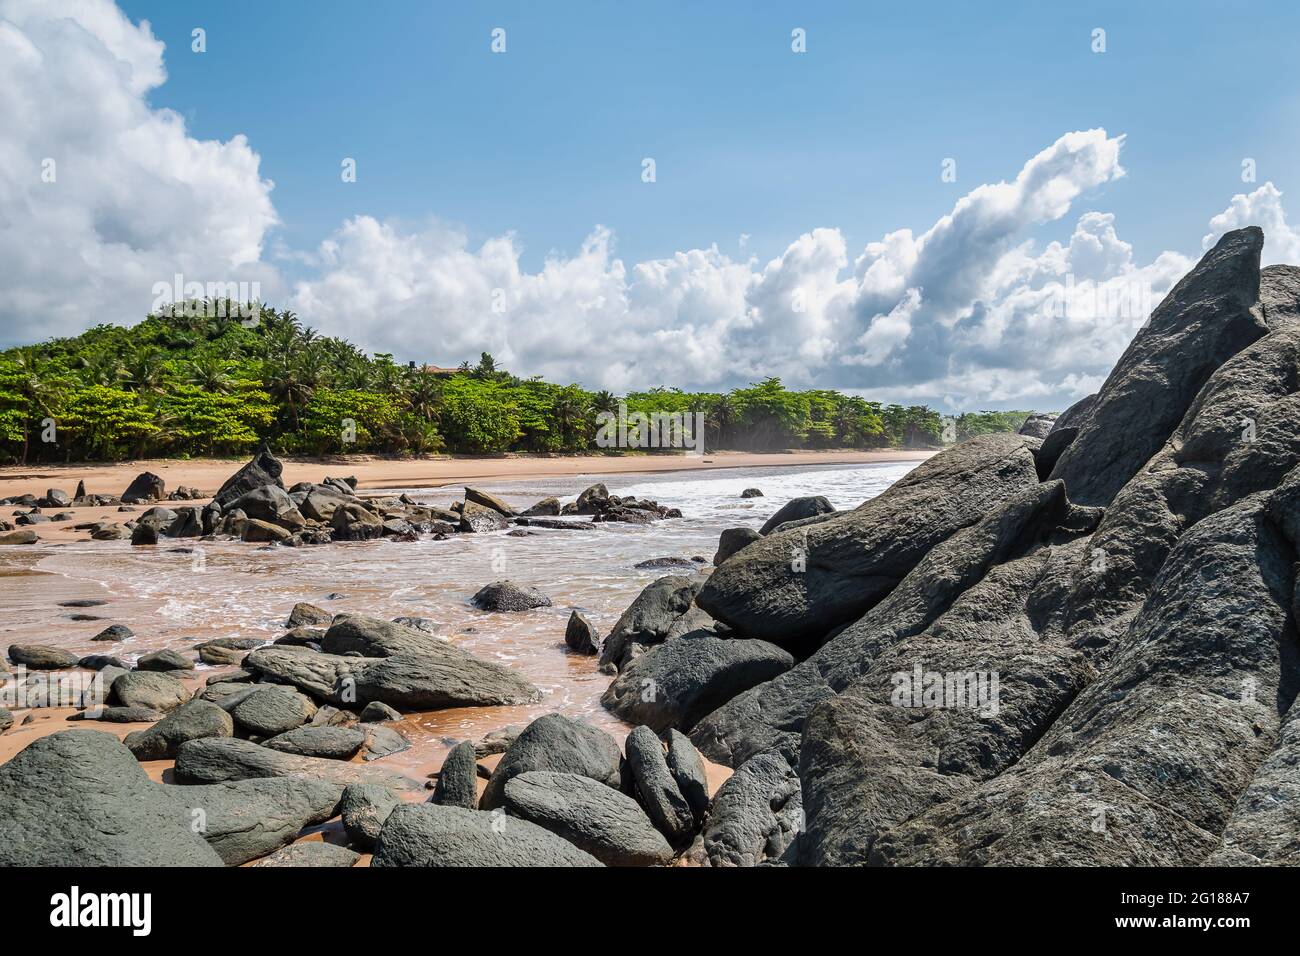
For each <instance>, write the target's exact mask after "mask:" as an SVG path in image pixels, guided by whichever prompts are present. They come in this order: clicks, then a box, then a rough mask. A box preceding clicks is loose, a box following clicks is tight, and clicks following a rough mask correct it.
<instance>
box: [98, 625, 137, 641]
mask: <svg viewBox="0 0 1300 956" xmlns="http://www.w3.org/2000/svg"><path fill="white" fill-rule="evenodd" d="M128 637H135V631H133V630H131V629H130V628H129V627H127V626H126V625H125V624H110V625H109V626H108V627H106V628H104V629H103V630H102V631H100V632H99V633H98V634H96V635H95V636H94V637H92V638H91V640H92V641H113V642H115V643H118V642H121V641H125V640H126V639H127V638H128Z"/></svg>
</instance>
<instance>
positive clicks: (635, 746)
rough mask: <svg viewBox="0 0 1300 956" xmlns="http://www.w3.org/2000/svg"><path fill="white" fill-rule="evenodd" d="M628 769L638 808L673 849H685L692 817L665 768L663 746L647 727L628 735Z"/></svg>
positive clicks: (691, 825) (692, 832)
mask: <svg viewBox="0 0 1300 956" xmlns="http://www.w3.org/2000/svg"><path fill="white" fill-rule="evenodd" d="M624 747H625V748H626V750H627V767H628V773H629V774H630V776H631V779H632V784H633V788H634V790H635V792H636V795H637V798H638V799H639V800H640V801H641V805H642V806H643V807H645V811H646V813H647V814H648V815H649V817H650V819H651V821H653V822H654V825H655V827H656V828H658V830H659V832H660V833H662V834H663V835H664V836H665V837H666V838H667V839H668V842H670V843H671V844H673V845H674V846H685V845H686V844H687V843H689V842H690V839H691V836H692V835H693V834H694V833H695V816H694V814H693V813H692V812H691V805H690V804H689V803H687V802H686V797H685V796H683V795H682V792H681V790H680V789H679V788H678V786H677V781H676V780H675V779H673V775H672V773H671V771H669V769H668V761H667V758H665V756H664V748H663V744H661V743H660V742H659V738H658V737H656V736H655V734H654V731H653V730H651V729H650V728H649V727H646V726H644V725H643V726H640V727H636V728H634V729H633V731H632V732H631V733H630V734H628V735H627V741H626V743H625V744H624Z"/></svg>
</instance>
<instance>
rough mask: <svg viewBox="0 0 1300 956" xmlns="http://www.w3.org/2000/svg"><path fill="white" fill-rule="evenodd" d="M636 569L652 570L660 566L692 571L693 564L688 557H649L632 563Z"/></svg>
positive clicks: (693, 568)
mask: <svg viewBox="0 0 1300 956" xmlns="http://www.w3.org/2000/svg"><path fill="white" fill-rule="evenodd" d="M632 566H633V567H634V568H636V569H637V570H638V571H653V570H657V569H660V568H675V569H677V570H689V571H694V570H695V566H694V564H693V563H692V562H691V560H690V559H689V558H671V557H667V558H649V559H647V560H645V561H638V562H637V563H636V564H634V565H632Z"/></svg>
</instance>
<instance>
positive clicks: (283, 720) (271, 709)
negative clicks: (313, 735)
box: [230, 684, 316, 737]
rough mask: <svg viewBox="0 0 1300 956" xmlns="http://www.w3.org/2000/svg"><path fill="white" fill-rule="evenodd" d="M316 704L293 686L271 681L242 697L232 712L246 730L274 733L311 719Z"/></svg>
mask: <svg viewBox="0 0 1300 956" xmlns="http://www.w3.org/2000/svg"><path fill="white" fill-rule="evenodd" d="M315 712H316V705H315V704H313V703H312V702H311V700H310V699H308V698H307V697H306V696H304V695H303V694H300V693H298V692H297V691H296V690H293V689H292V688H290V687H281V686H278V685H274V684H271V685H267V686H265V687H262V688H260V689H258V690H257V691H256V692H254V693H252V694H250V695H249V696H248V697H246V698H244V699H243V700H241V701H240V702H239V703H238V704H236V705H235V707H234V708H233V709H232V710H231V712H230V715H231V716H232V717H234V718H235V723H236V724H237V725H238V726H239V728H240V729H241V730H243V731H246V732H247V733H250V734H255V735H257V736H259V737H274V736H276V735H277V734H283V733H285V732H286V731H290V730H294V729H296V728H298V727H301V726H302V725H303V724H305V723H307V721H309V720H311V717H312V714H314V713H315Z"/></svg>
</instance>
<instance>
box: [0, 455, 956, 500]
mask: <svg viewBox="0 0 1300 956" xmlns="http://www.w3.org/2000/svg"><path fill="white" fill-rule="evenodd" d="M933 454H935V452H933V451H924V450H894V449H885V450H879V451H792V452H776V453H764V454H758V453H752V452H735V451H719V452H713V453H711V454H708V455H702V456H696V455H564V456H560V455H556V456H538V455H501V456H494V457H490V458H486V457H437V458H412V459H384V458H375V457H372V456H369V455H359V456H355V457H345V458H329V459H321V458H310V459H303V458H281V461H283V462H284V475H283V480H284V483H285V484H286V485H292V484H294V483H295V482H299V481H320V480H321V478H323V477H324V476H325V475H335V476H339V477H341V476H343V475H355V476H356V478H357V482H358V484H357V487H358V489H359V490H361V491H366V490H371V491H378V490H382V489H385V488H415V487H419V488H436V487H439V486H442V485H453V484H457V483H460V482H465V481H500V480H511V479H515V480H524V479H532V478H548V477H562V476H564V475H587V474H597V473H599V474H635V473H639V472H640V473H647V474H653V473H660V472H673V471H693V470H712V469H716V468H754V467H761V466H775V465H836V464H869V463H872V462H895V461H924V460H925V459H927V458H929V457H930V456H931V455H933ZM247 460H248V459H247V456H245V457H242V458H194V459H188V460H181V459H141V460H138V461H125V462H118V463H115V464H72V465H52V464H40V465H27V466H21V465H11V466H8V467H4V468H0V498H7V497H12V496H14V495H21V494H28V493H31V494H35V495H38V496H39V495H43V494H44V493H45V490H46V489H47V488H63V489H64V490H65V491H67V492H68V493H69V494H71V493H72V491H73V490H74V489H75V488H76V486H77V482H78V481H85V483H86V490H87V491H88V492H90V493H91V494H104V495H106V494H114V495H120V494H121V493H122V492H123V491H125V490H126V487H127V485H129V484H130V483H131V479H132V478H134V477H135V476H136V475H138V474H140V473H141V472H144V471H151V472H153V473H154V474H156V475H159V476H161V477H162V479H163V480H164V481H165V482H167V490H168V491H172V490H174V489H175V488H177V487H178V486H180V485H185V486H187V487H191V488H198V489H199V490H200V491H202V492H205V493H207V494H211V493H213V492H215V491H216V490H217V489H218V488H220V487H221V483H222V482H223V481H225V480H226V479H227V478H229V477H230V475H231V474H233V473H234V472H235V471H236V469H238V468H239V466H240V465H242V464H243V463H244V462H245V461H247Z"/></svg>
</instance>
